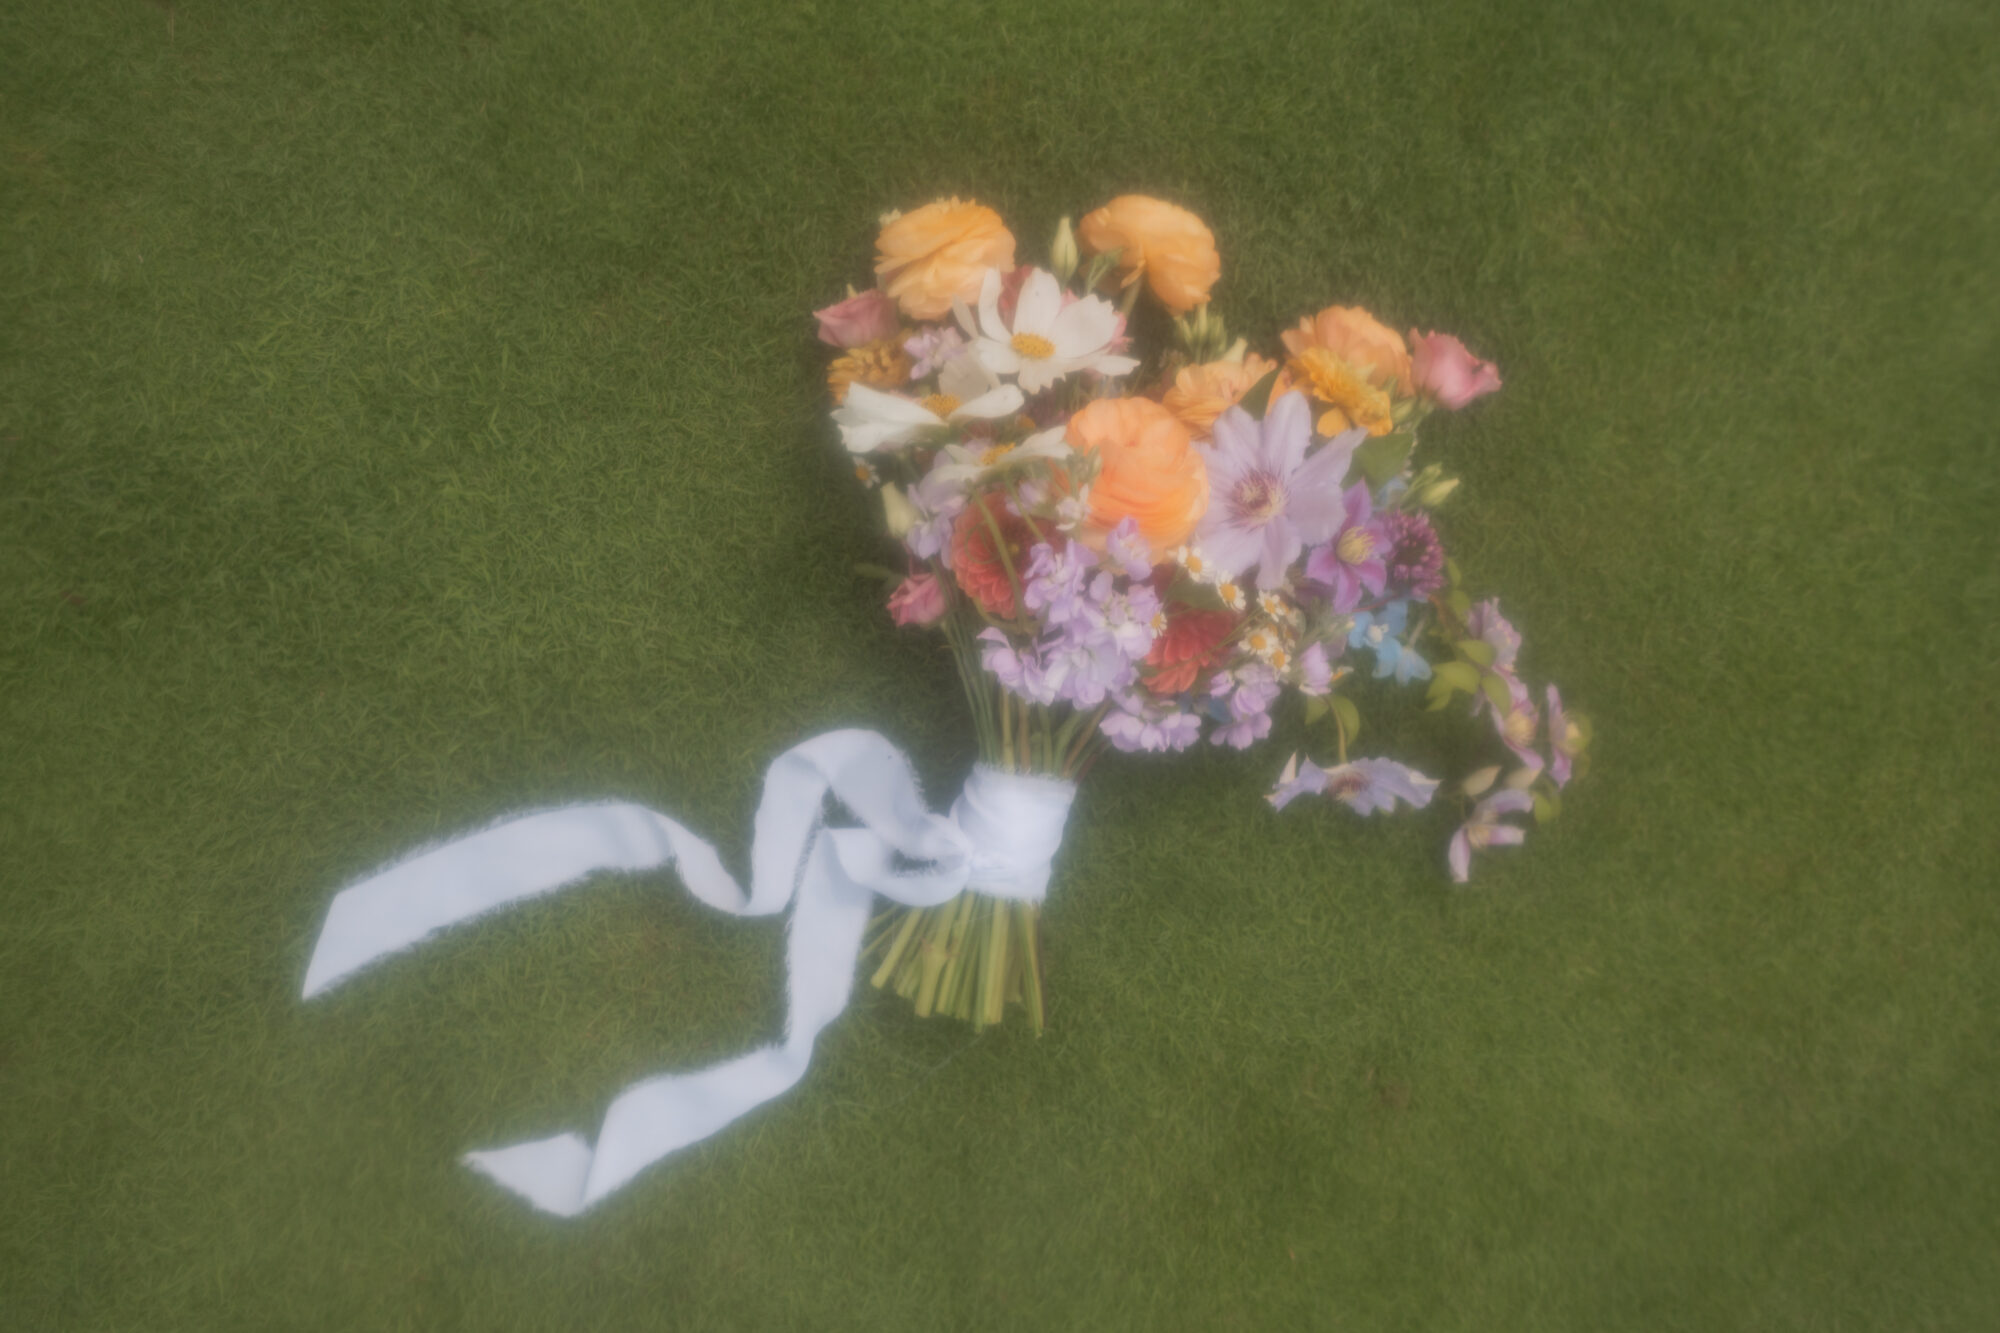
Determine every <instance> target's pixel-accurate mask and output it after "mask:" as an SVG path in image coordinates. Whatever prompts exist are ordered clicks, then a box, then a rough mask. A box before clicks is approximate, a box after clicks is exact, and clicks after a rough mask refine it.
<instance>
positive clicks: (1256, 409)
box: [1236, 370, 1278, 421]
mask: <svg viewBox="0 0 2000 1333" xmlns="http://www.w3.org/2000/svg"><path fill="white" fill-rule="evenodd" d="M1277 382H1278V372H1277V371H1275V370H1274V371H1272V372H1271V373H1270V374H1268V375H1266V376H1265V377H1264V378H1263V379H1261V380H1258V381H1257V382H1256V383H1255V384H1253V385H1251V386H1250V392H1249V393H1246V394H1244V395H1243V397H1242V399H1241V400H1240V401H1239V402H1238V403H1237V404H1236V405H1237V406H1238V407H1240V408H1242V409H1243V410H1244V411H1245V412H1248V413H1249V414H1250V415H1251V416H1253V417H1255V418H1257V419H1258V420H1259V421H1262V420H1263V419H1264V413H1265V412H1266V411H1268V410H1269V409H1270V406H1271V389H1272V386H1274V385H1276V384H1277Z"/></svg>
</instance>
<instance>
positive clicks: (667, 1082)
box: [464, 836, 874, 1217]
mask: <svg viewBox="0 0 2000 1333" xmlns="http://www.w3.org/2000/svg"><path fill="white" fill-rule="evenodd" d="M873 902H874V897H873V894H872V892H871V891H870V890H869V889H867V888H865V887H863V886H861V885H858V884H855V883H854V882H852V881H851V880H849V879H848V877H847V875H846V873H845V871H844V870H843V869H842V866H841V862H840V858H839V856H838V855H837V854H836V852H835V850H834V845H833V843H832V841H831V840H829V839H827V838H825V837H824V836H822V837H821V838H819V839H817V840H815V843H814V847H813V850H812V852H811V854H810V856H809V857H808V859H807V862H806V867H805V873H804V875H803V876H802V877H801V879H800V882H799V889H798V898H797V900H796V903H795V905H794V906H793V908H792V921H791V938H790V940H789V942H788V946H787V950H786V966H787V969H788V971H789V974H790V982H789V989H790V992H791V995H790V1011H789V1014H788V1016H787V1020H786V1025H785V1026H786V1035H785V1040H784V1041H783V1042H782V1043H780V1044H778V1045H773V1046H766V1047H763V1048H761V1049H759V1050H755V1051H752V1052H750V1053H749V1054H747V1055H742V1056H738V1057H737V1058H736V1059H734V1060H729V1061H725V1062H724V1063H722V1064H719V1065H713V1066H711V1067H709V1068H707V1069H703V1070H700V1071H698V1072H695V1073H691V1074H665V1075H661V1076H660V1077H657V1078H650V1079H647V1080H645V1081H644V1082H642V1083H635V1084H634V1085H632V1086H631V1087H629V1088H627V1089H626V1090H625V1091H624V1092H622V1093H620V1094H619V1095H618V1097H617V1099H616V1100H614V1101H613V1102H612V1103H611V1106H610V1108H609V1109H608V1110H607V1111H606V1112H605V1113H604V1126H603V1128H602V1129H600V1130H599V1131H598V1135H597V1145H596V1148H595V1149H592V1148H591V1147H589V1146H588V1145H586V1144H585V1143H584V1141H583V1139H582V1138H581V1137H580V1136H578V1135H576V1134H558V1135H556V1136H554V1137H553V1138H547V1139H536V1140H533V1141H532V1142H528V1143H518V1144H515V1145H513V1146H511V1147H507V1148H496V1149H492V1150H490V1151H486V1152H473V1153H467V1154H466V1155H465V1158H464V1160H465V1163H466V1165H468V1166H470V1167H472V1168H473V1169H474V1170H475V1171H478V1172H480V1173H482V1174H484V1175H486V1176H489V1177H491V1178H492V1179H493V1180H494V1181H496V1182H497V1183H499V1184H501V1185H504V1186H506V1187H507V1188H508V1189H510V1190H513V1191H514V1192H515V1193H516V1194H519V1195H520V1196H521V1197H522V1198H524V1199H526V1200H527V1201H528V1202H529V1203H532V1204H533V1205H534V1206H535V1207H537V1208H539V1209H541V1210H542V1211H543V1212H545V1213H553V1214H555V1215H556V1216H558V1217H575V1216H576V1215H577V1214H579V1213H582V1212H584V1211H586V1210H587V1209H589V1208H590V1207H592V1206H593V1205H595V1204H596V1203H597V1202H598V1201H599V1200H601V1199H603V1198H604V1197H606V1196H607V1195H609V1194H612V1193H613V1192H615V1191H617V1190H618V1189H620V1188H622V1187H623V1186H625V1185H626V1184H627V1183H629V1182H630V1181H631V1180H632V1178H633V1177H635V1176H637V1175H638V1174H639V1173H640V1172H642V1171H644V1170H645V1169H646V1168H647V1167H649V1166H651V1165H652V1164H653V1163H655V1162H657V1161H659V1160H660V1159H661V1158H663V1157H666V1156H669V1155H670V1154H672V1153H675V1152H678V1151H680V1150H681V1149H682V1148H685V1147H688V1146H689V1145H690V1144H694V1143H699V1142H700V1141H701V1140H703V1139H705V1138H707V1137H708V1136H709V1135H711V1134H713V1133H715V1132H716V1131H717V1130H720V1129H722V1128H724V1127H725V1126H727V1125H729V1124H730V1123H732V1122H733V1121H735V1120H736V1119H737V1118H739V1117H740V1116H742V1115H744V1114H745V1113H747V1112H749V1111H752V1110H755V1109H756V1108H757V1107H759V1106H762V1105H763V1104H764V1103H765V1102H767V1101H770V1100H771V1099H772V1098H774V1097H777V1096H780V1095H781V1094H783V1093H785V1092H787V1091H789V1090H790V1089H791V1087H792V1086H793V1085H794V1084H796V1083H797V1082H798V1081H799V1080H800V1079H801V1078H803V1077H804V1076H805V1072H806V1068H807V1066H808V1065H810V1064H811V1063H812V1054H813V1046H814V1043H815V1042H816V1041H817V1039H818V1037H819V1034H820V1032H821V1031H822V1030H823V1029H824V1028H825V1027H826V1025H827V1024H829V1023H831V1022H832V1021H833V1020H834V1019H836V1018H838V1017H839V1016H840V1014H841V1013H842V1011H843V1010H845V1009H846V1008H847V1001H848V998H849V996H850V995H851V994H852V991H853V987H854V967H855V963H856V961H857V960H858V959H859V958H860V956H861V941H862V937H863V936H864V935H865V934H866V933H867V929H868V918H869V914H870V909H871V908H872V906H873Z"/></svg>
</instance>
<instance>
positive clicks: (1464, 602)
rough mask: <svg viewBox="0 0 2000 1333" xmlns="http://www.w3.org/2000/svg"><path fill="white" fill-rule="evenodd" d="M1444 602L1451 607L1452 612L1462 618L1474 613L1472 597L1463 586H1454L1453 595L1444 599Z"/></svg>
mask: <svg viewBox="0 0 2000 1333" xmlns="http://www.w3.org/2000/svg"><path fill="white" fill-rule="evenodd" d="M1444 604H1445V605H1446V606H1448V607H1450V608H1451V613H1452V614H1453V615H1455V616H1457V617H1458V618H1459V619H1460V620H1463V619H1465V618H1466V617H1467V616H1469V615H1471V614H1472V599H1471V598H1470V597H1468V596H1466V595H1465V590H1464V589H1463V588H1453V589H1452V590H1451V596H1449V597H1447V598H1445V599H1444Z"/></svg>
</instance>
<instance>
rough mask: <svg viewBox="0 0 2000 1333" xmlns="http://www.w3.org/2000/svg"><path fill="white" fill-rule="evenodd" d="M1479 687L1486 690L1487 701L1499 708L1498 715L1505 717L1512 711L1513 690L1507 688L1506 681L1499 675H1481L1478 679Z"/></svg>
mask: <svg viewBox="0 0 2000 1333" xmlns="http://www.w3.org/2000/svg"><path fill="white" fill-rule="evenodd" d="M1479 688H1481V689H1483V690H1485V691H1486V698H1487V701H1488V702H1489V703H1491V704H1492V705H1493V706H1494V707H1495V708H1497V709H1499V710H1500V716H1502V717H1505V716H1507V714H1509V713H1511V712H1513V711H1514V695H1513V692H1512V691H1510V690H1509V689H1508V688H1507V682H1506V681H1505V680H1504V679H1502V678H1501V677H1499V676H1496V675H1488V676H1482V677H1480V680H1479Z"/></svg>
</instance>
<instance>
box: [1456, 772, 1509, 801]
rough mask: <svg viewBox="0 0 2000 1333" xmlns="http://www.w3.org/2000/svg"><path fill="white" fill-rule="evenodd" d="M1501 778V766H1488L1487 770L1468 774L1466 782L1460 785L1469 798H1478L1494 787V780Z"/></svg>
mask: <svg viewBox="0 0 2000 1333" xmlns="http://www.w3.org/2000/svg"><path fill="white" fill-rule="evenodd" d="M1499 776H1500V765H1498V764H1488V765H1487V766H1486V767H1485V768H1482V769H1479V770H1478V771H1477V772H1473V773H1468V774H1466V775H1465V781H1464V782H1462V783H1460V784H1459V787H1460V789H1461V790H1462V791H1464V792H1465V794H1466V795H1467V796H1475V797H1476V796H1478V795H1479V794H1480V793H1481V792H1483V791H1485V790H1486V789H1487V788H1488V787H1490V786H1492V785H1493V781H1494V779H1495V778H1498V777H1499Z"/></svg>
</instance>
